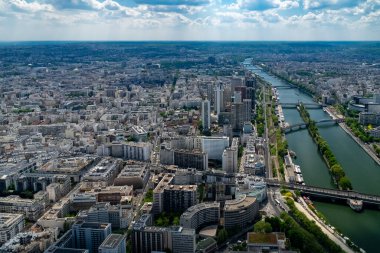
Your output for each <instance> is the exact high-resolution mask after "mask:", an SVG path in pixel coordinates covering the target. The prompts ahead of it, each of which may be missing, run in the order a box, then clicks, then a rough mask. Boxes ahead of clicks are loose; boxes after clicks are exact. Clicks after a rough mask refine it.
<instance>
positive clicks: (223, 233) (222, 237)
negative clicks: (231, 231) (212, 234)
mask: <svg viewBox="0 0 380 253" xmlns="http://www.w3.org/2000/svg"><path fill="white" fill-rule="evenodd" d="M227 238H228V232H227V230H226V229H224V228H222V229H219V230H218V233H217V234H216V240H217V242H218V244H221V243H223V242H225V241H226V240H227Z"/></svg>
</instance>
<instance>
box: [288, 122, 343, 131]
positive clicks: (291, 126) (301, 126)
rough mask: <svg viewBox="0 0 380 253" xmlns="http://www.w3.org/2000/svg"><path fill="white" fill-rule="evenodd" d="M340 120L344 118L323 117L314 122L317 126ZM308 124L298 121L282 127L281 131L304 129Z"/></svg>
mask: <svg viewBox="0 0 380 253" xmlns="http://www.w3.org/2000/svg"><path fill="white" fill-rule="evenodd" d="M342 122H344V119H323V120H319V121H316V122H315V124H316V125H317V126H318V125H326V124H339V123H342ZM308 125H309V124H308V123H298V124H294V125H290V126H287V127H283V128H282V131H284V132H285V133H290V132H294V131H298V130H301V129H304V128H306V127H307V126H308Z"/></svg>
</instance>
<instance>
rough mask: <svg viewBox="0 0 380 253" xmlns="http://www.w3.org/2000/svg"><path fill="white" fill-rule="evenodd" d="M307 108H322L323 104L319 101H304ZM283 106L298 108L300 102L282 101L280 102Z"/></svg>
mask: <svg viewBox="0 0 380 253" xmlns="http://www.w3.org/2000/svg"><path fill="white" fill-rule="evenodd" d="M302 104H303V106H304V107H305V108H306V109H321V108H322V107H323V106H322V105H321V104H317V103H302ZM280 105H281V107H282V108H289V109H296V108H297V107H298V106H299V105H300V103H282V102H280Z"/></svg>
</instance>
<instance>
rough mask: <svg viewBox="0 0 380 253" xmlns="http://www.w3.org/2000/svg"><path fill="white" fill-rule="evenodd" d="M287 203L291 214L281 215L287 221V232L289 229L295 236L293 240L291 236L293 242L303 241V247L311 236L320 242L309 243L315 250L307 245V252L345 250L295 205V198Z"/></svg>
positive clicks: (336, 251) (311, 238)
mask: <svg viewBox="0 0 380 253" xmlns="http://www.w3.org/2000/svg"><path fill="white" fill-rule="evenodd" d="M287 204H288V206H289V208H290V211H289V214H285V213H283V214H282V215H281V218H283V219H284V221H285V227H284V229H285V232H286V231H288V233H289V234H290V235H291V236H293V240H292V239H291V238H290V239H291V242H292V244H294V243H296V244H298V243H301V245H302V246H301V247H306V245H305V244H307V243H308V242H305V240H306V241H308V239H307V238H309V239H310V240H314V241H315V242H317V243H318V244H316V243H314V244H311V245H309V246H311V247H314V250H310V249H308V248H307V247H306V252H333V253H340V252H344V251H343V250H342V248H341V247H340V246H339V245H337V244H336V243H334V242H333V241H332V240H330V239H329V238H328V236H327V235H326V234H325V233H323V232H322V230H321V229H320V228H319V227H318V225H316V224H315V222H313V221H311V220H309V219H308V218H307V217H306V216H305V215H304V214H303V213H302V212H300V211H299V210H298V209H297V208H296V207H295V205H294V201H293V199H288V200H287ZM298 226H299V227H301V228H302V229H303V230H305V231H307V233H305V232H304V231H302V230H301V229H300V228H298ZM289 230H293V232H292V233H291V232H290V231H289ZM302 239H304V240H302ZM302 241H303V243H302ZM317 245H318V246H317ZM321 247H322V249H321ZM302 249H305V248H301V251H303V250H302Z"/></svg>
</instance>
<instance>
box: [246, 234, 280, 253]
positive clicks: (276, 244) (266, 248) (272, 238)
mask: <svg viewBox="0 0 380 253" xmlns="http://www.w3.org/2000/svg"><path fill="white" fill-rule="evenodd" d="M285 242H286V237H285V234H284V233H268V234H265V233H255V232H250V233H247V249H248V252H252V253H261V252H281V250H284V249H285Z"/></svg>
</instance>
